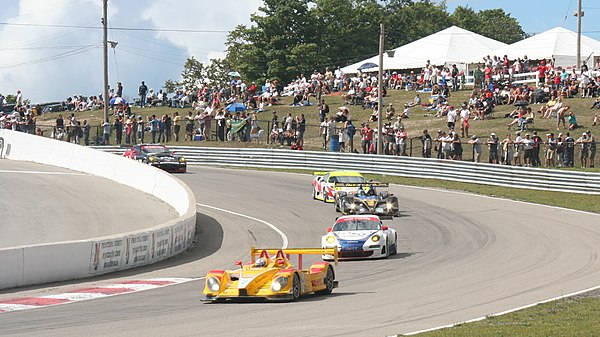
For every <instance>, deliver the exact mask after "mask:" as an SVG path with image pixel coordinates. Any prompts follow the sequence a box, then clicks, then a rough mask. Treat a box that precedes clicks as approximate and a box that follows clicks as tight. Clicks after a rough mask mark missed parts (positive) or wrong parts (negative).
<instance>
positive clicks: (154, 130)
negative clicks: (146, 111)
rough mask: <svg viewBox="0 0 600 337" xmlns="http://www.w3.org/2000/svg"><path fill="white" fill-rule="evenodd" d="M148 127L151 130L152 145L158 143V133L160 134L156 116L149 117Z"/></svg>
mask: <svg viewBox="0 0 600 337" xmlns="http://www.w3.org/2000/svg"><path fill="white" fill-rule="evenodd" d="M148 127H149V128H150V135H151V138H152V144H154V143H156V133H157V132H158V120H157V119H156V115H152V116H150V117H148Z"/></svg>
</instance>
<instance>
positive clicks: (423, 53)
mask: <svg viewBox="0 0 600 337" xmlns="http://www.w3.org/2000/svg"><path fill="white" fill-rule="evenodd" d="M504 46H506V44H504V43H502V42H499V41H496V40H493V39H490V38H487V37H485V36H482V35H479V34H476V33H473V32H471V31H468V30H466V29H462V28H459V27H457V26H452V27H450V28H446V29H444V30H442V31H439V32H437V33H435V34H432V35H429V36H426V37H424V38H422V39H419V40H417V41H413V42H411V43H408V44H405V45H403V46H401V47H398V48H396V49H394V56H393V57H389V56H387V55H386V54H384V57H383V69H385V70H391V69H414V68H422V67H423V66H425V64H426V63H427V60H429V61H430V62H431V64H432V65H436V66H441V65H445V64H452V63H465V62H466V61H467V60H469V59H471V58H472V57H473V56H476V55H480V54H481V53H482V51H484V52H491V51H492V50H495V49H498V48H501V47H504ZM367 62H372V63H375V64H377V65H378V64H379V56H378V55H375V56H373V57H371V58H368V59H366V60H362V61H360V62H357V63H355V64H352V65H349V66H347V67H344V68H342V71H343V72H344V73H348V74H353V73H356V72H357V70H358V67H360V66H361V65H362V64H364V63H367ZM374 70H376V69H374Z"/></svg>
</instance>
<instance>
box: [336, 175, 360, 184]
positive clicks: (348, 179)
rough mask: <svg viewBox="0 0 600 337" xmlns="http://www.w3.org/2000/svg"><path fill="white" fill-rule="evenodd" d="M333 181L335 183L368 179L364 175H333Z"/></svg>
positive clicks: (357, 181)
mask: <svg viewBox="0 0 600 337" xmlns="http://www.w3.org/2000/svg"><path fill="white" fill-rule="evenodd" d="M331 180H332V181H331V182H333V183H366V182H367V181H366V180H365V178H363V177H354V176H351V177H342V176H340V177H332V178H331Z"/></svg>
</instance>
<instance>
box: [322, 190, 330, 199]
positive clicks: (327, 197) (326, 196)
mask: <svg viewBox="0 0 600 337" xmlns="http://www.w3.org/2000/svg"><path fill="white" fill-rule="evenodd" d="M322 195H323V202H327V200H329V196H328V195H327V193H326V192H325V189H323V192H322Z"/></svg>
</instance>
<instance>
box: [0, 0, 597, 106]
mask: <svg viewBox="0 0 600 337" xmlns="http://www.w3.org/2000/svg"><path fill="white" fill-rule="evenodd" d="M594 2H597V4H594V3H593V2H592V1H591V0H583V4H584V5H583V6H584V11H585V16H584V20H583V29H582V30H583V32H584V34H585V35H587V36H589V37H592V38H595V39H598V40H600V20H598V18H599V17H600V1H598V0H595V1H594ZM101 3H102V2H101V1H100V0H0V93H2V94H4V95H6V94H15V93H16V91H17V90H18V89H20V90H22V91H23V94H24V97H25V98H29V99H31V101H32V102H34V103H37V102H49V101H60V100H64V99H66V97H68V96H72V95H76V94H82V95H85V96H90V95H98V94H99V93H100V92H101V91H102V49H101V44H100V42H101V41H102V32H101V30H98V29H94V28H85V27H98V26H100V17H101V16H102V9H101ZM261 3H262V1H261V0H219V1H214V0H177V1H174V2H172V1H164V0H145V1H139V0H138V1H134V0H110V1H109V25H110V26H112V27H137V28H150V29H153V30H152V31H111V32H109V40H112V41H117V42H118V43H119V44H118V45H117V47H116V48H115V49H114V50H110V54H109V59H110V61H109V69H110V72H109V83H110V85H111V86H112V87H115V86H116V82H117V81H121V82H123V85H124V88H125V90H124V93H125V94H124V95H125V96H129V97H130V98H131V97H133V96H135V94H136V93H137V87H138V86H139V84H140V81H145V82H146V84H148V86H149V87H152V88H154V89H155V91H158V89H160V88H161V87H162V86H163V85H164V83H165V81H166V80H167V79H173V80H178V79H179V78H180V74H181V70H182V67H183V63H184V62H185V59H186V58H187V57H188V56H194V57H195V58H196V59H198V60H200V61H201V62H206V61H207V60H208V59H209V58H215V57H219V56H222V55H223V50H224V42H225V39H226V36H227V34H226V32H227V31H229V30H231V29H233V28H234V27H235V26H237V25H239V24H248V23H249V22H250V20H249V17H250V14H251V13H254V12H256V10H257V8H258V6H259V5H260V4H261ZM446 4H447V6H448V11H449V12H452V11H453V10H454V9H455V8H456V6H459V5H462V6H465V5H468V6H470V7H471V8H473V9H475V10H481V9H489V8H497V7H498V6H502V7H503V8H504V9H505V11H506V12H508V13H510V14H511V15H512V16H513V17H515V18H516V19H517V20H519V22H520V23H521V25H522V26H523V29H524V30H525V32H527V33H540V32H543V31H545V30H548V29H551V28H554V27H556V26H564V27H565V28H568V29H571V30H573V31H576V29H577V20H576V18H575V17H573V15H572V13H573V12H574V11H575V10H576V6H577V0H496V1H491V0H469V1H466V0H447V1H446ZM586 5H589V6H588V7H586ZM540 13H541V14H540ZM565 16H566V20H565ZM563 23H564V25H563ZM31 24H37V25H39V24H42V25H68V26H72V27H62V28H59V27H49V26H45V27H41V26H32V25H31ZM172 29H184V30H192V31H194V32H188V33H181V32H169V31H166V30H172ZM207 30H210V31H214V32H211V33H209V32H201V31H207ZM373 52H374V53H376V51H373Z"/></svg>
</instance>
